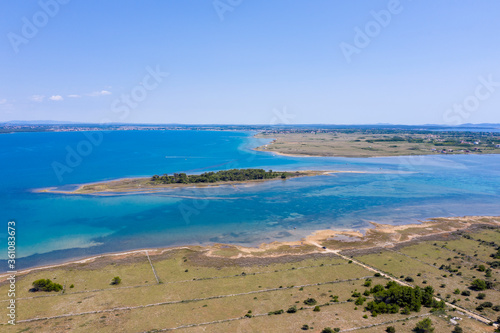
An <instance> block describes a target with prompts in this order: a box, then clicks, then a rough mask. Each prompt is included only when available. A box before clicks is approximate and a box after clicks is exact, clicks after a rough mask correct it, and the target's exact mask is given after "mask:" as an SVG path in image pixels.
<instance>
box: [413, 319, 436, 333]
mask: <svg viewBox="0 0 500 333" xmlns="http://www.w3.org/2000/svg"><path fill="white" fill-rule="evenodd" d="M413 331H414V332H416V333H431V332H434V327H432V320H430V319H429V318H425V319H424V320H422V321H419V322H418V323H417V326H415V328H414V329H413Z"/></svg>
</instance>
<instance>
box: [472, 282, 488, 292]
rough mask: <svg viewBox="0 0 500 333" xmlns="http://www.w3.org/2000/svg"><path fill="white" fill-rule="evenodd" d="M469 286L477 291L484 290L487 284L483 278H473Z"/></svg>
mask: <svg viewBox="0 0 500 333" xmlns="http://www.w3.org/2000/svg"><path fill="white" fill-rule="evenodd" d="M470 287H471V288H472V289H474V290H477V291H483V290H486V289H487V288H488V285H487V284H486V281H484V280H481V279H475V280H474V281H472V283H471V284H470Z"/></svg>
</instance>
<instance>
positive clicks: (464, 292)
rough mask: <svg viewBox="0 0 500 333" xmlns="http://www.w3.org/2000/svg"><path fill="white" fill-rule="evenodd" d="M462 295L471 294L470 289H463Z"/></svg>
mask: <svg viewBox="0 0 500 333" xmlns="http://www.w3.org/2000/svg"><path fill="white" fill-rule="evenodd" d="M462 296H470V291H468V290H464V291H462Z"/></svg>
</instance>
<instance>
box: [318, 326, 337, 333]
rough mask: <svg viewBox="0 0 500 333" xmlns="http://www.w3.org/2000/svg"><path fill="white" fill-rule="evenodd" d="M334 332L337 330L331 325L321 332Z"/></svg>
mask: <svg viewBox="0 0 500 333" xmlns="http://www.w3.org/2000/svg"><path fill="white" fill-rule="evenodd" d="M333 332H335V331H334V330H333V328H331V327H325V328H323V330H322V331H321V333H333Z"/></svg>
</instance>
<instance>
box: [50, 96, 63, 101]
mask: <svg viewBox="0 0 500 333" xmlns="http://www.w3.org/2000/svg"><path fill="white" fill-rule="evenodd" d="M49 99H50V100H51V101H62V100H63V99H64V98H63V97H62V96H61V95H53V96H50V97H49Z"/></svg>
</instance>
